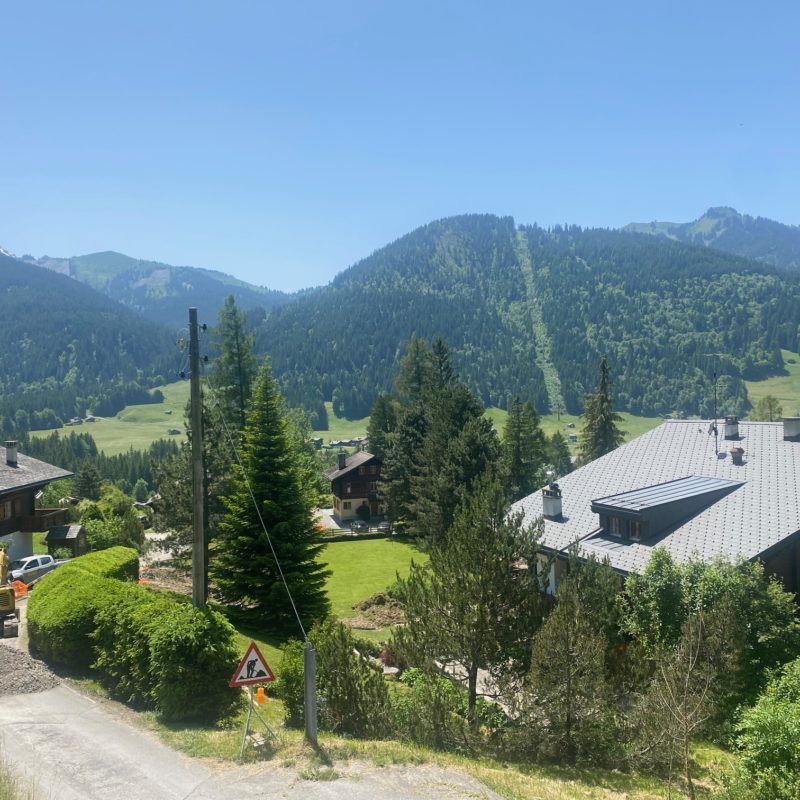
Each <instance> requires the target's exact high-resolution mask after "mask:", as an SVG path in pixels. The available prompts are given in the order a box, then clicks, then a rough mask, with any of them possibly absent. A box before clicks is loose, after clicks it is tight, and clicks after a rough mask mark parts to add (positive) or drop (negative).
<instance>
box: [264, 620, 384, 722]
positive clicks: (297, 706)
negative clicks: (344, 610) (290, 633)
mask: <svg viewBox="0 0 800 800" xmlns="http://www.w3.org/2000/svg"><path fill="white" fill-rule="evenodd" d="M309 638H310V639H311V641H312V642H313V643H314V647H315V649H316V651H317V723H318V725H319V727H320V729H322V730H331V731H338V732H340V733H348V734H351V735H353V736H363V737H379V736H384V735H386V734H388V733H389V732H390V730H391V728H392V722H391V707H390V703H389V695H388V690H387V688H386V682H385V680H384V678H383V673H382V671H381V670H380V669H379V668H378V667H376V666H375V665H374V664H373V662H372V661H371V657H370V651H371V650H373V649H375V645H374V644H373V643H372V642H365V641H362V640H358V639H356V638H355V637H354V636H353V635H352V634H351V633H350V631H349V630H348V629H347V628H346V627H345V626H344V625H342V624H341V623H338V622H334V621H331V620H328V621H326V622H323V623H321V624H320V625H315V626H314V628H312V630H311V632H310V634H309ZM304 647H305V645H304V644H303V642H300V641H297V640H293V641H290V642H287V643H286V644H285V645H284V646H283V647H282V648H281V649H282V653H283V658H282V659H281V667H280V670H279V674H280V678H279V679H278V686H277V694H278V697H280V699H281V700H282V701H283V703H284V707H285V709H286V723H287V725H292V726H297V727H299V726H300V725H302V724H303V720H304V711H305V709H304V677H303V672H304V662H303V650H304Z"/></svg>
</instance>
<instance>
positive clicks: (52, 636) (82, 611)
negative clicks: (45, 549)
mask: <svg viewBox="0 0 800 800" xmlns="http://www.w3.org/2000/svg"><path fill="white" fill-rule="evenodd" d="M124 586H125V584H123V583H122V582H121V581H116V580H112V579H110V578H100V577H96V576H94V575H91V574H90V573H87V572H84V571H83V570H80V569H74V570H73V569H71V568H70V565H68V564H65V565H64V566H63V567H59V568H58V569H57V570H56V571H55V572H54V573H53V574H52V576H48V577H47V579H46V580H44V581H42V582H41V584H40V585H39V586H37V587H36V591H35V592H33V594H32V595H31V598H30V600H29V601H28V635H29V637H30V643H31V649H32V650H33V651H34V652H35V653H36V654H38V655H40V656H41V657H42V658H44V659H45V660H46V661H48V662H51V663H54V664H58V665H60V666H62V667H67V668H68V669H72V670H77V671H79V672H84V671H86V670H87V669H88V668H89V667H90V666H91V663H92V661H93V658H94V656H93V651H92V641H91V638H90V636H91V634H92V631H93V630H94V627H95V619H96V617H97V613H98V611H99V610H100V609H101V608H102V607H103V605H105V604H106V603H108V602H109V599H110V598H111V597H113V595H114V594H115V593H116V592H118V591H119V590H121V589H122V588H123V587H124Z"/></svg>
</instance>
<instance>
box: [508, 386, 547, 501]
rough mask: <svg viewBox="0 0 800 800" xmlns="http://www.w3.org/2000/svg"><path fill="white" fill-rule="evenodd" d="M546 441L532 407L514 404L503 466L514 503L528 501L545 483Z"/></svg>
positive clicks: (509, 421)
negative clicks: (529, 496) (522, 499)
mask: <svg viewBox="0 0 800 800" xmlns="http://www.w3.org/2000/svg"><path fill="white" fill-rule="evenodd" d="M546 445H547V443H546V440H545V436H544V433H543V432H542V429H541V427H540V424H539V415H538V414H537V413H536V409H534V407H533V406H532V405H531V403H525V404H524V405H523V404H522V402H521V401H520V399H519V398H518V397H515V398H514V399H513V400H512V401H511V407H510V408H509V410H508V419H507V420H506V425H505V428H504V429H503V443H502V454H501V464H502V470H503V475H504V478H505V480H506V481H507V485H508V487H509V493H510V495H511V499H512V500H519V499H520V498H522V497H527V496H528V495H529V494H531V492H533V491H535V490H536V489H537V488H538V487H539V486H541V484H542V483H543V482H544V468H545V465H546V463H547V451H546Z"/></svg>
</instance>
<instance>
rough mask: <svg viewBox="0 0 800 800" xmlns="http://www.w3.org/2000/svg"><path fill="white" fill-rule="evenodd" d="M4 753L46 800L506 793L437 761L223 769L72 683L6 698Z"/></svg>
mask: <svg viewBox="0 0 800 800" xmlns="http://www.w3.org/2000/svg"><path fill="white" fill-rule="evenodd" d="M0 646H3V645H0ZM0 752H2V754H3V757H4V758H5V760H6V761H7V762H8V764H9V765H10V767H11V769H12V771H13V772H14V773H15V774H16V775H17V776H18V777H20V778H22V780H23V782H24V783H28V784H29V785H30V786H31V787H32V789H33V793H34V795H33V796H34V797H35V798H36V799H37V800H121V798H124V800H219V798H220V797H226V798H231V800H238V798H242V800H250V799H251V798H265V797H269V798H286V800H301V798H303V800H306V799H307V798H332V799H333V798H336V799H337V800H338V799H341V800H374V799H375V798H380V799H381V800H461V798H475V799H476V800H483V799H485V800H489V799H490V798H491V799H492V800H499V798H498V795H496V794H495V793H494V792H491V791H489V790H488V789H487V788H486V787H484V786H482V785H481V784H480V783H478V782H477V781H475V780H474V779H472V778H470V777H469V776H467V775H465V774H463V773H461V772H458V771H456V770H449V769H442V768H440V767H436V766H433V765H421V766H391V767H375V766H373V765H371V764H368V763H346V764H339V763H337V764H334V769H335V770H336V771H337V772H338V773H340V777H339V778H337V779H336V780H331V781H324V782H322V781H320V782H314V781H308V780H304V779H303V778H301V777H300V774H299V768H297V767H294V768H284V767H280V766H276V765H271V764H269V763H263V764H252V765H245V766H236V767H219V766H217V765H215V764H210V763H209V762H205V761H202V760H198V759H191V758H188V757H186V756H183V755H181V754H180V753H176V752H175V751H173V750H171V749H170V748H168V747H166V746H165V745H164V744H163V743H162V742H161V741H160V740H159V739H158V738H157V736H156V735H155V734H152V733H150V732H148V731H145V730H141V729H139V728H137V727H133V726H131V725H129V724H127V723H126V722H125V721H124V720H122V719H119V718H117V717H116V716H115V715H114V714H113V713H111V712H109V711H108V710H107V709H106V708H104V707H103V705H102V704H100V703H98V702H96V701H94V700H92V699H91V698H89V697H85V696H83V695H81V694H78V693H77V692H76V691H74V690H73V689H71V688H69V687H67V686H64V685H61V686H57V687H56V688H54V689H48V690H47V691H44V692H39V693H37V694H25V695H12V696H9V695H6V696H4V697H3V698H2V702H0ZM26 797H27V795H26Z"/></svg>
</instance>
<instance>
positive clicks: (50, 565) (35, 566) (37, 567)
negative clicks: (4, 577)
mask: <svg viewBox="0 0 800 800" xmlns="http://www.w3.org/2000/svg"><path fill="white" fill-rule="evenodd" d="M61 563H63V562H61V561H56V560H55V559H54V558H53V556H26V557H25V558H18V559H17V560H16V561H12V562H11V567H10V568H9V570H8V575H9V578H10V579H11V580H12V581H22V582H23V583H25V584H27V585H28V586H30V585H31V584H32V583H33V582H34V581H36V580H38V579H39V578H41V577H42V575H44V574H45V573H46V572H50V570H51V569H55V568H56V567H57V566H59V564H61Z"/></svg>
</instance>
